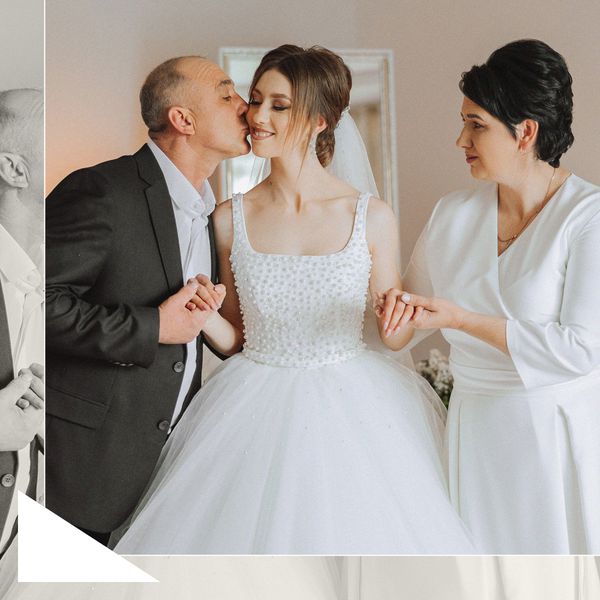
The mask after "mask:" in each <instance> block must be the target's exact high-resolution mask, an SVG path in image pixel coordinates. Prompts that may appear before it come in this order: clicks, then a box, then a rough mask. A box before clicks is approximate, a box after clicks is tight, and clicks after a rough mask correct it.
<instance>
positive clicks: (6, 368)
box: [0, 283, 15, 389]
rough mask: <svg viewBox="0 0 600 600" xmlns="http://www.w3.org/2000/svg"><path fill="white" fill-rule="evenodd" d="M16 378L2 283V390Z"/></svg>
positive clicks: (0, 336)
mask: <svg viewBox="0 0 600 600" xmlns="http://www.w3.org/2000/svg"><path fill="white" fill-rule="evenodd" d="M14 376H15V375H14V370H13V361H12V348H11V345H10V331H9V329H8V318H7V316H6V304H5V302H4V291H3V290H2V284H1V283H0V389H2V388H4V387H6V386H7V385H8V384H9V383H10V382H11V381H12V380H13V379H14Z"/></svg>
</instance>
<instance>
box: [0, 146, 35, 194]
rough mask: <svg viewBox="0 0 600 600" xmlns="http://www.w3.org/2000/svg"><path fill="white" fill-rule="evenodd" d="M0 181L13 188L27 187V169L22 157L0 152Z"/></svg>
mask: <svg viewBox="0 0 600 600" xmlns="http://www.w3.org/2000/svg"><path fill="white" fill-rule="evenodd" d="M0 179H1V180H2V181H4V182H5V183H6V184H8V185H9V186H10V187H13V188H21V189H23V188H26V187H29V169H28V168H27V165H26V163H25V161H24V160H23V157H22V156H19V155H18V154H13V153H12V152H0Z"/></svg>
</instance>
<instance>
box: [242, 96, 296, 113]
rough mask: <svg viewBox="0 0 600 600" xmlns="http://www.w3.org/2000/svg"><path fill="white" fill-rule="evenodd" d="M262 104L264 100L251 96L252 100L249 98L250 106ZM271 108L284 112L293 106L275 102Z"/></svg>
mask: <svg viewBox="0 0 600 600" xmlns="http://www.w3.org/2000/svg"><path fill="white" fill-rule="evenodd" d="M261 104H262V102H261V101H260V100H257V99H256V98H250V100H248V105H249V106H260V105H261ZM271 108H272V109H273V110H276V111H277V112H282V111H284V110H289V109H290V108H291V106H285V105H281V104H273V105H272V106H271Z"/></svg>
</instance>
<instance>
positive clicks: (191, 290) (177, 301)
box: [158, 275, 225, 344]
mask: <svg viewBox="0 0 600 600" xmlns="http://www.w3.org/2000/svg"><path fill="white" fill-rule="evenodd" d="M224 298H225V286H224V285H221V284H218V285H213V284H212V282H211V281H210V279H209V278H208V277H207V276H206V275H196V277H192V278H191V279H190V280H189V281H188V282H187V283H186V284H185V285H184V286H183V287H182V288H181V289H180V290H179V291H178V292H177V293H176V294H173V295H172V296H169V297H168V298H167V299H166V300H165V301H164V302H163V303H162V304H161V305H160V306H159V307H158V314H159V336H158V341H159V343H161V344H187V343H188V342H191V341H192V340H194V339H195V338H196V337H198V335H199V334H200V332H201V331H202V329H203V328H204V327H205V326H206V324H207V322H208V321H209V319H211V318H214V315H215V314H216V313H217V311H218V310H219V308H221V304H222V303H223V300H224ZM198 309H200V310H198Z"/></svg>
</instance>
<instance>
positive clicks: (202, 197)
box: [147, 139, 215, 218]
mask: <svg viewBox="0 0 600 600" xmlns="http://www.w3.org/2000/svg"><path fill="white" fill-rule="evenodd" d="M147 144H148V147H149V148H150V150H151V151H152V154H154V157H155V158H156V161H157V162H158V166H159V167H160V170H161V171H162V173H163V175H164V178H165V181H166V183H167V188H168V190H169V195H170V196H171V199H172V200H173V202H174V203H175V205H176V206H177V208H179V209H181V210H183V211H184V212H185V213H187V214H188V215H189V216H190V217H192V218H194V217H197V216H202V217H208V215H210V214H211V213H212V212H213V210H214V209H215V196H214V194H213V191H212V189H211V187H210V184H209V183H208V181H206V180H205V181H204V183H203V184H202V190H200V192H199V191H198V190H197V189H196V188H195V187H194V186H193V185H192V184H191V182H190V181H189V179H188V178H187V177H186V176H185V175H184V174H183V173H182V172H181V171H180V170H179V169H178V168H177V167H176V166H175V165H174V164H173V162H172V161H171V159H170V158H169V157H168V156H167V155H166V154H165V153H164V152H163V151H162V150H161V149H160V148H159V147H158V145H157V144H156V143H155V142H154V141H152V140H151V139H148V142H147Z"/></svg>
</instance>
